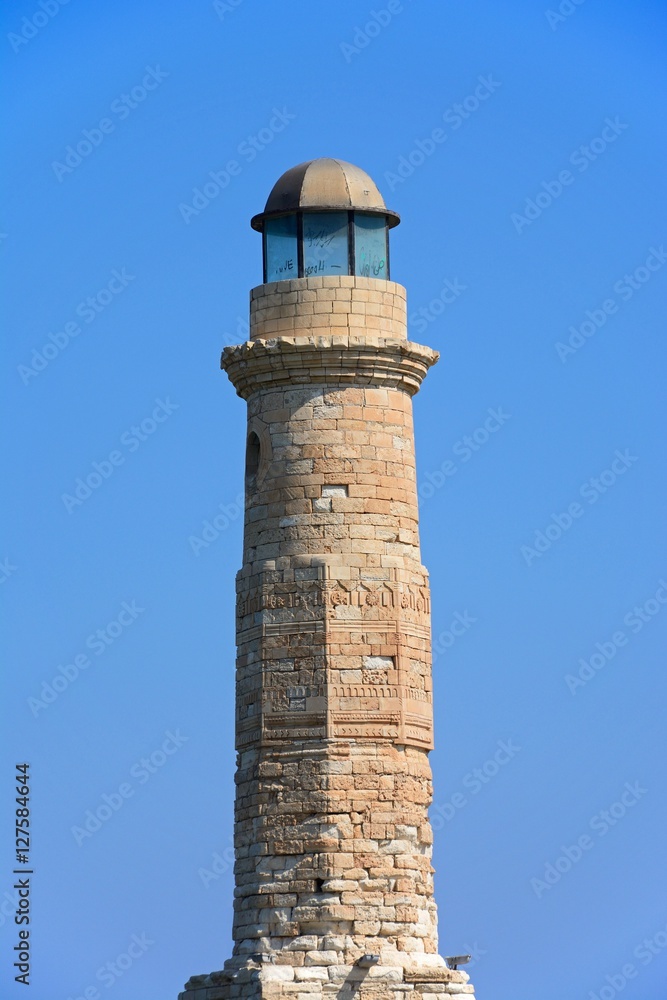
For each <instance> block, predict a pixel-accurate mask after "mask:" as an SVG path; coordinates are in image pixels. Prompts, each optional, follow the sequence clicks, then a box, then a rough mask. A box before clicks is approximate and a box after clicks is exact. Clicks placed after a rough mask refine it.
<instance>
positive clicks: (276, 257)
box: [264, 215, 299, 281]
mask: <svg viewBox="0 0 667 1000" xmlns="http://www.w3.org/2000/svg"><path fill="white" fill-rule="evenodd" d="M264 239H265V240H266V279H265V280H266V281H284V280H285V279H286V278H297V277H298V276H299V259H298V256H297V248H296V215H282V216H279V218H277V219H266V220H265V222H264Z"/></svg>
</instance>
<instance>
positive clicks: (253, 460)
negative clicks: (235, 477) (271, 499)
mask: <svg viewBox="0 0 667 1000" xmlns="http://www.w3.org/2000/svg"><path fill="white" fill-rule="evenodd" d="M260 450H261V449H260V443H259V438H258V437H257V435H256V434H255V432H254V431H251V432H250V434H248V443H247V444H246V451H245V482H246V486H247V487H248V488H251V487H253V486H254V485H255V481H256V479H257V471H258V469H259V459H260Z"/></svg>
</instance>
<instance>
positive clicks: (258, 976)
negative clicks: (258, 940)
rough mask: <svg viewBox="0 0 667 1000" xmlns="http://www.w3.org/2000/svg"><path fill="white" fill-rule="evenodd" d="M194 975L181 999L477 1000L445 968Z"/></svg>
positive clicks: (463, 978)
mask: <svg viewBox="0 0 667 1000" xmlns="http://www.w3.org/2000/svg"><path fill="white" fill-rule="evenodd" d="M232 964H235V963H234V960H232V962H229V963H227V966H228V967H227V968H226V969H224V970H223V971H221V972H212V973H211V974H210V975H208V976H192V978H191V979H190V980H189V981H188V982H187V983H186V984H185V991H184V992H183V993H179V995H178V1000H438V998H440V1000H446V998H447V997H459V998H460V1000H463V998H465V1000H475V996H474V989H473V987H472V986H471V985H470V984H469V976H468V975H467V974H466V973H465V972H463V971H462V970H460V969H457V970H454V969H448V968H446V967H445V966H444V965H443V966H431V967H428V966H427V967H422V968H417V967H415V968H401V967H400V966H388V965H374V966H371V967H370V968H362V967H360V966H359V965H310V966H302V967H300V968H295V967H294V966H292V965H277V964H271V963H262V964H260V963H256V962H253V961H250V962H245V963H244V964H243V965H241V966H236V967H235V968H230V967H229V966H231V965H232Z"/></svg>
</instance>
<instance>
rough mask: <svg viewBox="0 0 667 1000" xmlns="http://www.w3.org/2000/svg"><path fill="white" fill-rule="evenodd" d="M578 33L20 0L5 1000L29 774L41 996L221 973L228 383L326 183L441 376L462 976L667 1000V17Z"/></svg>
mask: <svg viewBox="0 0 667 1000" xmlns="http://www.w3.org/2000/svg"><path fill="white" fill-rule="evenodd" d="M560 6H561V9H562V10H563V11H571V13H561V14H558V10H559V7H558V4H557V3H555V2H554V4H553V6H552V8H551V10H552V12H554V14H552V15H550V16H547V13H548V10H549V6H548V2H547V0H523V2H517V0H511V2H506V3H502V4H500V3H494V2H491V0H477V2H476V3H475V4H470V3H467V2H465V0H452V2H449V0H447V2H431V3H427V2H426V0H422V2H417V0H403V2H402V4H397V3H396V2H394V3H392V4H391V9H390V11H389V12H390V13H391V12H392V11H393V13H391V17H389V13H387V14H384V13H382V12H383V11H388V5H387V3H386V2H385V0H378V3H377V4H375V5H373V4H371V3H370V0H369V2H368V3H361V2H358V0H354V2H353V0H340V2H338V3H335V4H313V3H308V4H306V3H299V2H294V3H291V4H287V5H286V4H280V5H279V4H273V3H268V2H260V0H240V2H239V0H236V2H234V3H232V2H231V0H230V2H229V3H219V4H218V5H217V9H216V6H215V5H214V4H212V3H204V2H197V3H185V2H180V3H179V2H174V0H168V2H161V3H158V2H156V0H148V2H145V3H141V4H136V3H130V2H128V0H120V2H117V3H113V4H92V3H91V4H86V3H83V2H81V0H72V2H70V3H67V4H66V5H64V6H62V7H59V6H58V0H43V2H42V4H41V6H40V4H39V3H38V2H37V0H34V2H32V0H31V2H25V3H24V2H15V3H11V4H5V5H3V12H2V18H3V30H2V37H1V39H0V41H1V43H2V46H3V48H4V51H3V61H4V63H5V78H6V79H7V80H8V92H9V93H8V100H7V99H6V101H5V119H6V134H7V135H8V137H9V139H10V141H11V152H10V155H9V157H8V158H7V159H6V162H5V168H4V169H5V202H4V209H3V213H2V220H1V225H0V229H1V230H2V233H3V239H2V252H3V254H4V258H5V260H4V267H5V269H6V274H7V278H6V285H5V287H6V296H5V297H6V300H8V303H9V306H8V310H7V313H8V315H7V323H6V329H7V332H8V337H7V346H6V349H5V366H4V388H3V398H4V401H5V420H4V427H5V434H4V447H5V452H4V468H5V470H6V477H5V483H6V489H5V507H6V510H5V519H4V523H5V528H6V537H5V541H4V542H3V547H2V551H1V552H0V559H3V560H4V563H3V568H2V571H1V572H0V577H2V579H3V586H2V593H3V596H4V606H5V621H6V626H5V637H6V654H5V663H6V667H5V675H4V706H5V716H4V723H3V732H4V734H5V736H7V737H8V739H7V740H5V741H3V743H4V756H3V761H4V763H3V771H2V773H3V781H2V788H3V795H2V810H3V811H2V827H1V828H2V844H3V845H4V846H3V849H2V859H3V868H2V871H1V872H0V878H1V880H2V882H1V884H0V896H2V903H3V906H2V908H1V910H0V912H1V913H2V916H1V917H0V923H1V924H2V925H1V926H0V956H1V960H0V968H1V972H0V975H1V977H2V979H1V981H2V984H3V985H2V987H1V988H0V992H1V994H2V997H3V998H4V997H7V998H12V997H15V996H16V997H19V996H23V995H24V994H23V989H24V988H23V987H22V986H20V985H17V984H15V983H14V981H13V971H12V969H11V963H12V960H13V959H12V957H11V956H12V954H13V952H12V947H13V945H14V944H15V943H16V940H17V939H16V932H17V928H16V927H15V926H14V924H13V922H12V919H13V918H12V917H7V916H6V913H7V911H9V912H10V913H11V912H12V905H11V904H12V894H11V891H10V890H11V885H12V874H11V871H12V863H13V859H14V843H13V837H12V825H11V822H12V818H13V805H14V803H13V799H12V787H13V786H12V779H11V775H12V768H13V765H14V764H15V763H16V762H17V761H20V760H28V761H29V762H30V764H31V768H32V782H33V824H34V825H33V837H34V850H33V854H32V860H33V862H34V869H35V875H34V877H33V878H34V885H33V896H32V903H33V909H32V916H33V924H32V925H31V927H32V931H33V934H32V938H31V943H32V949H33V952H34V959H33V983H34V985H33V987H32V992H31V994H30V996H31V997H32V998H33V1000H68V998H69V997H71V998H73V1000H74V998H76V997H80V996H82V995H84V991H85V990H86V988H88V987H92V986H96V987H97V988H98V989H99V993H100V996H102V997H106V996H107V995H109V996H110V997H112V1000H136V998H138V997H142V1000H144V998H145V1000H175V997H176V994H177V992H178V990H179V989H180V988H181V987H182V984H183V983H184V982H185V980H186V979H187V978H188V977H189V976H190V975H191V974H194V973H201V972H208V971H211V970H212V969H216V968H220V967H221V966H222V964H223V962H224V960H225V959H226V958H227V957H228V956H229V954H230V950H231V941H230V926H231V900H232V889H233V878H232V873H231V868H230V867H229V866H228V865H227V864H226V862H225V860H224V859H225V858H229V845H230V838H231V832H232V827H231V809H232V798H233V770H234V751H233V742H232V715H233V698H234V686H233V681H234V631H233V625H234V622H233V609H234V602H233V588H234V573H235V572H236V570H237V569H238V568H239V564H240V559H241V531H242V516H241V512H240V508H239V507H238V505H237V500H236V498H237V497H238V495H239V493H240V491H241V488H242V451H243V439H244V426H245V413H244V404H243V403H242V402H241V400H239V399H238V398H237V397H236V396H235V394H234V391H233V389H232V387H231V385H230V384H229V382H228V380H227V378H226V376H225V375H224V374H222V373H221V372H220V371H219V370H218V357H219V352H220V349H221V347H222V346H224V345H225V344H226V343H233V342H234V341H236V340H240V339H244V335H245V329H244V322H245V320H246V319H247V308H248V290H249V289H250V288H251V287H252V286H254V285H256V284H259V283H260V282H261V247H260V239H259V237H258V236H257V234H256V233H254V232H252V231H251V229H250V227H249V219H250V217H251V215H253V214H254V213H255V212H258V211H261V209H262V208H263V205H264V201H265V198H266V196H267V194H268V192H269V190H270V188H271V186H272V184H273V183H274V181H275V180H276V179H277V178H278V176H279V175H280V174H281V173H282V172H283V171H284V170H286V169H287V168H288V167H290V166H292V165H294V164H296V163H299V162H301V161H302V160H305V159H310V158H313V157H317V156H323V155H328V156H334V157H340V158H342V159H345V160H349V161H351V162H352V163H356V164H358V165H360V166H361V167H363V168H364V169H365V170H367V171H368V172H369V173H370V174H371V175H372V176H373V177H374V178H375V180H376V181H377V183H378V185H379V186H380V188H381V190H382V191H383V193H384V195H385V197H386V200H387V204H388V205H389V206H390V207H391V208H392V209H394V210H396V211H398V212H399V213H400V214H401V216H402V224H401V226H400V227H399V228H398V229H397V230H395V231H393V232H392V276H393V277H394V278H395V279H396V280H397V281H399V282H401V283H402V284H404V285H405V286H406V287H407V289H408V297H409V310H408V311H409V314H410V317H411V320H410V335H411V337H412V338H413V339H415V340H420V341H421V342H423V343H427V344H429V345H431V346H433V347H435V348H437V349H438V350H439V351H440V352H441V361H440V363H439V364H438V365H437V367H436V368H435V369H433V371H432V372H431V373H430V374H429V376H428V378H427V380H426V383H425V385H424V388H423V391H422V392H421V393H420V395H419V396H418V397H417V399H416V401H415V414H416V433H417V457H418V467H419V477H420V483H421V487H420V488H421V494H422V498H423V502H422V521H421V531H422V545H423V555H424V561H425V562H426V564H427V566H428V567H429V568H430V570H431V574H432V588H433V632H434V638H435V640H436V649H437V650H439V652H438V655H437V658H436V661H435V664H434V674H435V688H436V714H437V723H436V724H437V748H436V750H435V752H434V753H433V755H432V763H433V767H434V772H435V801H434V808H433V810H432V817H433V822H434V826H435V827H436V830H437V835H436V846H435V865H436V868H437V899H438V903H439V913H440V932H441V950H442V952H443V953H444V954H451V953H456V952H461V951H466V950H468V949H473V950H474V951H475V955H476V960H475V964H474V967H473V969H472V974H473V976H474V981H475V983H476V986H477V991H478V996H479V1000H500V998H505V997H508V996H509V995H510V994H511V996H512V1000H535V998H539V1000H562V998H563V997H567V998H568V1000H570V998H571V1000H576V998H579V997H580V998H582V1000H590V997H591V996H592V997H597V998H600V1000H610V997H613V996H615V995H616V994H617V993H618V992H622V993H623V997H624V1000H633V998H636V1000H664V997H665V995H666V993H667V988H666V986H667V947H665V946H666V945H667V933H666V927H667V907H666V905H665V894H664V877H665V857H664V827H665V791H664V781H663V778H664V761H665V747H664V720H665V693H666V682H665V673H664V655H663V656H662V657H661V655H660V654H661V652H663V654H664V647H665V635H666V627H667V604H666V603H665V601H666V600H667V586H663V585H662V584H661V583H660V581H661V580H662V581H666V580H667V553H666V552H665V546H664V532H662V531H661V528H662V523H661V517H660V515H661V512H662V510H663V508H664V494H665V485H666V484H665V476H664V471H663V469H664V427H665V412H664V403H663V395H664V378H665V376H664V362H665V349H664V336H665V328H664V322H663V323H661V322H660V320H659V317H660V316H661V314H662V315H664V307H665V286H666V281H667V260H666V257H665V245H666V244H667V225H666V217H665V195H664V187H661V186H660V181H661V180H662V177H661V175H662V174H664V162H665V152H666V150H665V145H666V144H665V129H664V124H663V121H662V112H664V99H665V9H664V4H662V3H658V2H649V0H639V2H636V3H634V2H633V3H632V4H628V3H624V2H620V0H606V2H605V3H604V4H602V3H599V2H598V3H596V2H594V0H587V2H583V3H579V4H578V5H577V4H575V3H568V2H567V0H566V2H563V3H561V5H560ZM372 10H375V11H376V12H378V18H379V21H384V22H385V23H384V24H382V25H379V24H378V21H376V22H374V23H375V25H376V26H374V25H373V24H371V26H370V28H369V29H368V31H366V28H365V25H367V24H368V23H369V22H370V21H371V20H372V15H371V11H372ZM47 12H50V13H47ZM24 19H26V20H24ZM357 29H359V30H360V32H361V33H358V31H357ZM364 43H365V44H364ZM128 95H129V96H128ZM434 130H435V135H434ZM86 132H87V133H88V134H87V135H86ZM253 137H257V138H256V139H254V138H253ZM77 146H78V147H79V151H78V152H77ZM68 147H71V149H70V151H69V152H68ZM78 159H80V162H78ZM230 161H235V163H236V166H232V167H231V170H230V167H229V164H230ZM211 172H213V174H217V175H218V180H217V181H213V180H212V179H211V176H210V174H211ZM401 174H402V176H401ZM206 184H209V185H210V186H209V187H208V189H207V191H208V195H207V194H205V193H202V195H201V196H199V198H198V200H197V201H195V198H196V193H195V189H196V188H198V189H200V190H202V189H203V188H204V185H206ZM197 206H199V207H197ZM193 209H195V211H193ZM88 300H92V301H88ZM420 310H423V311H421V312H420ZM589 314H590V315H589ZM582 326H583V329H582ZM45 345H49V346H48V347H47V348H46V352H44V348H45ZM559 345H560V346H559ZM40 359H41V360H40ZM39 369H41V370H39ZM661 386H662V387H663V391H662V392H661ZM490 411H493V414H492V413H490ZM494 414H495V416H494ZM133 428H134V429H133ZM466 438H468V440H467V441H466ZM94 463H98V478H99V480H100V482H99V485H98V486H97V487H96V488H95V489H93V490H92V491H91V495H90V496H88V497H87V498H85V499H83V501H81V502H72V501H71V500H67V495H69V496H70V497H71V496H73V491H74V489H75V486H76V481H77V479H78V478H79V477H80V478H82V479H85V478H86V477H87V476H89V475H90V474H91V473H93V472H95V469H96V467H95V465H94ZM92 481H93V482H94V483H95V482H97V480H96V479H95V478H93V480H92ZM63 495H65V499H63ZM77 499H78V498H75V500H77ZM221 505H222V508H221ZM225 509H226V511H227V513H226V515H225V514H224V510H225ZM568 511H569V513H568ZM218 514H222V516H221V517H220V518H219V519H218V526H219V530H218V534H217V537H216V538H214V540H212V541H208V542H207V544H206V545H205V546H202V545H198V544H196V543H195V542H193V539H197V538H202V532H203V531H204V522H207V521H212V520H213V519H214V518H215V517H216V515H218ZM539 533H541V534H539ZM207 537H208V538H209V539H211V538H212V537H213V533H212V532H210V531H209V533H208V535H207ZM195 550H197V551H195ZM661 587H662V589H661ZM656 594H657V595H658V596H657V597H656ZM140 609H141V610H140ZM635 609H638V610H635ZM457 615H458V616H459V618H458V619H457V618H456V616H457ZM461 619H463V620H464V621H465V622H466V624H467V627H466V628H464V627H463V625H461ZM472 619H474V621H473V620H472ZM455 620H456V621H458V623H459V624H458V625H457V630H458V631H459V632H461V633H462V634H461V635H459V636H458V637H457V638H456V640H455V641H453V636H452V634H451V633H450V625H451V624H452V622H453V621H455ZM114 623H115V624H114ZM109 624H110V625H111V627H110V629H109V631H106V628H107V626H108V625H109ZM98 630H102V632H103V635H102V636H98V635H96V633H97V632H98ZM91 637H92V638H91ZM598 644H599V645H598ZM612 654H613V655H612ZM76 657H79V659H78V661H76V660H75V658H76ZM591 658H594V661H593V665H592V666H591V665H590V661H591ZM582 661H589V665H588V666H586V664H585V662H584V663H582ZM77 663H78V665H77ZM68 665H70V666H69V667H68ZM72 665H73V666H72ZM61 666H62V667H63V668H64V669H65V670H68V669H69V673H70V676H71V677H74V675H75V674H76V673H77V672H78V676H76V677H75V679H73V680H71V681H69V680H68V681H67V683H66V684H65V683H64V681H63V680H62V678H63V677H65V674H63V672H62V671H61V670H60V667H61ZM55 677H60V678H61V680H60V681H59V682H58V687H59V688H60V689H61V690H60V691H59V692H55V700H52V702H51V703H50V704H46V702H44V704H43V706H41V707H40V706H39V704H38V703H36V702H35V701H33V702H31V701H30V699H39V700H41V699H42V697H43V694H44V692H45V691H46V692H47V693H48V689H46V688H44V687H43V685H44V684H45V683H47V684H49V685H50V684H51V682H52V681H53V679H54V678H55ZM568 678H569V679H568ZM65 679H66V680H67V678H65ZM167 733H171V734H172V736H171V737H168V736H167V735H166V734H167ZM174 737H175V739H174ZM185 737H187V739H184V738H185ZM501 741H504V743H505V744H506V746H509V747H510V751H509V752H508V751H507V750H505V752H503V751H502V750H500V751H499V746H498V745H499V742H501ZM165 742H166V750H163V749H162V746H163V744H164V743H165ZM516 748H520V749H516ZM497 753H498V754H499V760H500V761H502V764H500V763H497V762H496V761H494V756H495V755H496V754H497ZM151 755H154V756H153V763H151V764H150V768H151V770H147V769H146V768H145V766H144V765H142V764H141V760H142V758H148V759H149V760H150V758H151ZM475 769H478V770H480V771H481V772H482V776H483V777H482V778H480V777H479V776H478V777H475ZM121 786H122V787H123V788H124V790H125V793H126V794H127V797H126V798H123V793H122V792H119V788H120V787H121ZM628 786H629V787H628ZM631 789H633V790H632V791H631ZM105 795H107V796H109V797H110V800H111V802H112V803H115V804H116V806H118V803H119V802H121V803H122V805H120V806H119V807H118V808H117V809H116V811H114V812H113V813H112V814H111V816H110V818H109V819H108V820H107V821H106V822H105V823H104V824H103V825H102V826H101V828H100V829H99V830H98V831H97V832H95V834H94V835H93V836H89V837H84V838H83V839H82V838H81V836H80V835H77V834H76V828H77V827H81V825H82V824H83V822H84V819H85V816H86V813H87V811H88V810H91V811H93V812H94V811H95V810H97V809H98V808H99V807H100V806H101V805H102V804H103V802H104V799H103V796H105ZM111 808H112V807H111V806H110V807H109V810H108V811H110V810H111ZM605 812H608V816H609V820H606V819H604V814H605ZM102 815H105V812H104V810H102ZM611 824H613V825H611ZM73 828H75V829H74V832H73ZM77 839H78V840H80V843H77ZM577 844H579V845H580V846H579V847H576V845H577ZM564 851H565V853H564ZM577 851H578V852H579V853H578V854H577ZM568 854H569V855H570V857H569V858H568V856H567V855H568ZM215 855H218V856H219V858H220V859H222V860H219V861H217V862H216V865H217V869H218V872H213V869H212V865H213V864H214V856H215ZM573 859H574V860H573ZM550 865H551V866H554V867H553V868H549V866H550ZM203 869H206V870H209V871H210V872H213V874H214V875H215V877H214V878H210V879H208V886H205V885H204V881H206V880H207V876H206V875H205V874H204V875H203V877H202V871H201V870H203ZM549 879H551V883H552V884H549V881H548V880H549ZM5 892H9V897H7V896H5V895H4V893H5ZM133 935H136V939H135V940H134V943H133V944H132V947H131V954H133V955H134V956H135V957H133V958H132V959H131V960H130V964H129V966H128V960H127V959H124V958H122V956H123V954H127V949H128V947H130V943H131V941H132V939H133ZM644 942H651V943H650V944H645V943H644ZM117 956H121V962H120V966H125V968H124V969H123V968H121V967H120V966H118V965H114V964H113V963H115V961H116V958H117ZM108 963H111V967H109V965H108ZM624 967H625V971H622V970H623V969H624ZM110 968H111V969H114V968H115V969H116V972H113V971H110ZM99 970H101V972H99V976H98V971H99ZM612 990H613V991H614V992H610V991H612ZM26 995H27V994H26Z"/></svg>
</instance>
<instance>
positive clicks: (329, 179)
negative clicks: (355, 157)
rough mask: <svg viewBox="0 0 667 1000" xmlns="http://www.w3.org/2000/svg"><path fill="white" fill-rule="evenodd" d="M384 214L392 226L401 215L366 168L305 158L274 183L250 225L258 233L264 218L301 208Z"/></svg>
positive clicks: (326, 159)
mask: <svg viewBox="0 0 667 1000" xmlns="http://www.w3.org/2000/svg"><path fill="white" fill-rule="evenodd" d="M351 210H357V211H360V212H371V213H374V214H376V215H383V216H385V217H386V219H387V225H388V227H389V228H390V229H391V228H393V227H394V226H397V225H398V224H399V222H400V221H401V220H400V217H399V216H398V215H397V214H396V212H391V211H389V209H388V208H387V207H386V205H385V203H384V198H383V197H382V195H381V194H380V192H379V191H378V189H377V185H376V184H375V181H373V180H372V179H371V178H370V177H369V176H368V174H367V173H366V171H365V170H361V168H360V167H355V166H354V164H352V163H346V162H345V160H334V159H332V158H331V157H328V156H322V157H320V158H319V159H317V160H306V162H305V163H299V164H298V165H297V166H296V167H291V168H290V169H289V170H286V171H285V173H284V174H283V175H282V177H279V178H278V180H277V181H276V183H275V184H274V185H273V188H272V190H271V194H270V195H269V197H268V198H267V201H266V205H265V207H264V211H263V212H260V213H259V215H255V216H253V218H252V220H251V222H250V225H251V226H252V228H253V229H256V230H257V231H258V232H260V233H261V232H262V230H263V228H264V219H266V218H267V217H271V216H275V215H285V214H287V213H290V212H298V211H320V212H327V211H351Z"/></svg>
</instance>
